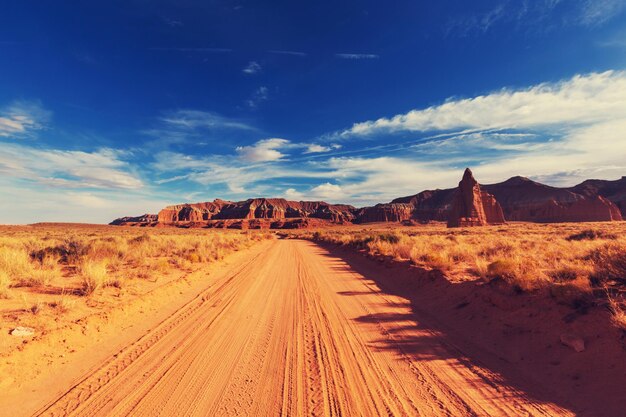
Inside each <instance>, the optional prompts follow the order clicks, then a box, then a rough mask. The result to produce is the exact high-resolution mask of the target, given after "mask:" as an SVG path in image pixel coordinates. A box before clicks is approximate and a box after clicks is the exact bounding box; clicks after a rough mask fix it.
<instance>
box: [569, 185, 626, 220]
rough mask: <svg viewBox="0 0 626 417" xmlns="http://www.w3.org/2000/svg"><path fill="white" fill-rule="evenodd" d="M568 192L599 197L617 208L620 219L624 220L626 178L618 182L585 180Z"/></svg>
mask: <svg viewBox="0 0 626 417" xmlns="http://www.w3.org/2000/svg"><path fill="white" fill-rule="evenodd" d="M569 190H571V191H573V192H575V193H579V194H583V195H596V194H597V195H601V196H602V197H604V198H608V199H609V200H611V201H612V202H613V203H614V204H615V205H616V206H617V207H619V209H620V211H621V213H622V217H623V218H624V219H626V177H622V178H620V179H619V180H615V181H608V180H587V181H583V182H582V183H580V184H578V185H577V186H575V187H572V188H569Z"/></svg>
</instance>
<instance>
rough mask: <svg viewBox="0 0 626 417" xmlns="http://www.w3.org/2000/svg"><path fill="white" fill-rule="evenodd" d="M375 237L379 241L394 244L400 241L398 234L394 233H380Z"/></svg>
mask: <svg viewBox="0 0 626 417" xmlns="http://www.w3.org/2000/svg"><path fill="white" fill-rule="evenodd" d="M377 239H378V240H380V241H381V242H387V243H390V244H392V245H395V244H397V243H399V242H400V236H398V235H397V234H395V233H381V234H379V235H378V236H377Z"/></svg>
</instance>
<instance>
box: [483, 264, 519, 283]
mask: <svg viewBox="0 0 626 417" xmlns="http://www.w3.org/2000/svg"><path fill="white" fill-rule="evenodd" d="M516 275H517V265H516V264H515V262H513V261H512V260H510V259H503V260H499V261H495V262H492V263H490V264H489V265H488V266H487V278H491V279H495V278H500V279H503V280H505V281H513V280H514V279H515V277H516Z"/></svg>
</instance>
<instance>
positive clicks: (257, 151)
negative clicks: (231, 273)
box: [237, 138, 290, 162]
mask: <svg viewBox="0 0 626 417" xmlns="http://www.w3.org/2000/svg"><path fill="white" fill-rule="evenodd" d="M289 143H290V142H289V141H288V140H287V139H280V138H271V139H263V140H260V141H258V142H257V143H255V144H254V145H251V146H238V147H237V153H238V154H239V157H240V158H241V159H243V160H244V161H248V162H268V161H278V160H279V159H281V158H282V157H284V156H285V155H284V154H283V153H281V152H280V151H279V150H278V149H280V148H282V147H285V146H287V145H289Z"/></svg>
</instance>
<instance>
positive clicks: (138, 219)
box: [109, 214, 158, 225]
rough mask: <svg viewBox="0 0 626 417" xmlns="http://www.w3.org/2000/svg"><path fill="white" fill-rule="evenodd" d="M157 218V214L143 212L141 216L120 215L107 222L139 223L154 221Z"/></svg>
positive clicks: (114, 223)
mask: <svg viewBox="0 0 626 417" xmlns="http://www.w3.org/2000/svg"><path fill="white" fill-rule="evenodd" d="M157 220H158V219H157V215H156V214H144V215H142V216H136V217H132V216H128V217H120V218H119V219H115V220H113V221H112V222H111V223H109V224H112V225H122V224H126V225H139V224H149V223H153V222H156V221H157Z"/></svg>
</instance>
